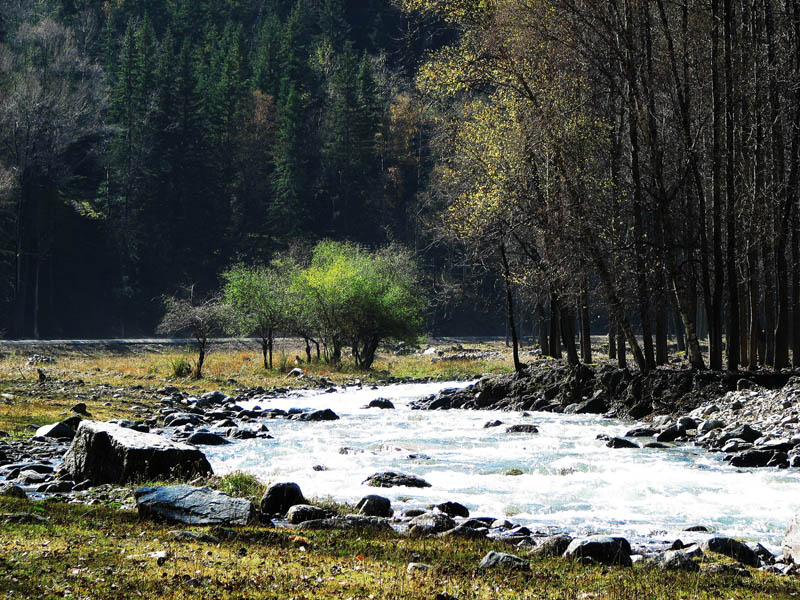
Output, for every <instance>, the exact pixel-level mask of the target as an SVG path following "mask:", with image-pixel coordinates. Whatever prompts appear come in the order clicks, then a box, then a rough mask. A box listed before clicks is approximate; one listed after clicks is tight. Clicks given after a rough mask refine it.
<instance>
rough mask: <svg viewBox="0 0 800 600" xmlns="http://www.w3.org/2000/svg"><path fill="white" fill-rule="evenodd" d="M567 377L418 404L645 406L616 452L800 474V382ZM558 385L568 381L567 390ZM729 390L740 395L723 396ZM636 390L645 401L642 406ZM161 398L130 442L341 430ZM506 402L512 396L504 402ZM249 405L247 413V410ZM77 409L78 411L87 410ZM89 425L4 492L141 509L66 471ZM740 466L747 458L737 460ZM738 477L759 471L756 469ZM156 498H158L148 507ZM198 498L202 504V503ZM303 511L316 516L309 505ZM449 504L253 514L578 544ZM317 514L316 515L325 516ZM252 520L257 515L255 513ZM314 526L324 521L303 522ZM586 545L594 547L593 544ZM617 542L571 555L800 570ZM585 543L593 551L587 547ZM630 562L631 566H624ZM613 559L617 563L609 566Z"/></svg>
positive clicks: (175, 393)
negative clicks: (640, 450) (712, 458)
mask: <svg viewBox="0 0 800 600" xmlns="http://www.w3.org/2000/svg"><path fill="white" fill-rule="evenodd" d="M563 369H564V368H562V367H555V368H553V369H549V370H543V371H542V372H540V373H538V374H537V375H536V376H535V377H533V378H531V379H532V380H529V381H522V380H521V378H516V377H514V376H505V377H496V378H484V379H482V380H481V381H479V382H477V384H476V385H475V386H471V387H467V388H465V389H464V390H455V391H444V392H441V393H439V394H437V395H434V396H431V397H428V398H425V399H423V400H421V401H419V402H417V404H416V406H417V407H419V408H428V409H437V408H438V409H444V408H491V409H495V410H497V409H498V408H502V409H505V410H509V411H510V410H528V411H535V410H548V411H551V412H566V413H573V414H580V413H582V412H596V413H600V412H602V413H612V414H615V415H621V414H625V415H630V414H632V413H631V411H630V410H629V409H630V408H631V407H633V408H635V409H636V410H635V411H634V412H637V413H638V412H639V411H640V410H643V409H642V406H643V405H644V404H649V406H650V407H651V408H652V410H651V412H650V414H648V415H646V416H645V418H646V420H645V421H644V422H643V423H642V424H641V425H639V426H636V427H632V428H631V429H630V430H629V431H628V432H626V433H627V435H623V436H613V437H609V439H608V443H609V445H611V447H614V448H624V447H631V446H640V445H645V444H646V443H647V442H644V441H643V440H644V439H645V438H646V437H652V438H653V441H652V442H650V443H652V444H675V443H684V444H685V443H696V444H698V445H702V446H703V447H705V448H708V449H709V450H712V451H721V452H725V453H726V454H729V455H730V457H729V461H730V462H731V463H732V464H734V465H736V463H737V462H738V460H744V459H745V457H750V456H758V457H764V456H766V453H769V457H768V459H767V460H766V461H764V464H767V465H772V466H776V467H787V466H790V465H793V463H796V460H797V459H795V458H794V457H795V456H797V453H795V452H794V449H795V446H797V443H798V442H800V433H798V431H797V427H798V413H797V411H796V408H795V403H796V402H797V400H800V385H799V384H800V380H798V379H791V378H790V376H788V375H787V376H786V377H783V376H781V377H779V378H776V377H773V376H771V375H770V376H764V377H747V378H744V377H740V378H738V379H737V380H735V381H732V380H731V378H730V377H726V376H722V375H719V376H718V375H714V376H710V374H702V373H700V374H686V373H678V374H669V375H663V374H659V375H658V376H656V377H650V378H648V379H643V378H637V377H635V376H631V375H630V374H626V373H625V372H615V371H616V370H613V371H609V370H601V371H600V372H599V373H594V372H592V373H591V374H590V373H589V372H588V371H587V370H586V369H585V368H581V369H580V370H571V371H569V372H567V373H566V374H565V373H564V371H563ZM559 371H560V373H559ZM565 375H566V376H565ZM559 376H561V377H562V379H561V380H560V381H561V383H559V379H558V377H559ZM758 381H762V382H769V383H771V384H774V383H776V382H777V383H781V381H783V384H782V385H781V387H778V388H776V389H767V388H764V387H762V386H761V385H760V384H759V383H758ZM665 382H666V383H665ZM669 382H672V383H671V384H670V383H669ZM687 382H688V383H687ZM731 386H733V387H734V388H739V389H732V390H729V391H724V390H725V388H726V387H731ZM673 388H678V389H685V388H688V391H687V393H686V394H685V395H684V396H681V397H680V398H679V399H677V400H673V401H670V400H669V399H670V398H673V399H674V398H677V396H676V392H675V391H674V389H673ZM636 390H639V396H638V397H637V395H636V394H637V392H636ZM161 392H162V396H161V398H160V401H159V404H160V408H159V409H158V410H157V411H156V413H155V414H150V415H142V417H143V418H142V419H140V420H137V421H122V422H119V423H117V425H118V426H119V427H121V428H123V429H128V430H130V431H131V432H137V433H145V432H147V433H150V434H155V435H161V436H166V437H169V438H170V439H172V440H174V441H176V442H179V443H183V442H188V443H190V444H192V445H194V446H197V447H200V448H202V447H204V446H206V445H208V444H221V445H226V444H230V443H235V442H237V441H241V440H247V439H264V440H267V439H269V437H270V436H271V435H272V434H273V432H271V431H270V427H269V426H268V425H267V423H268V422H270V421H272V420H275V419H278V420H290V421H302V422H308V423H313V422H323V421H335V420H336V419H337V418H338V415H337V414H336V413H335V412H334V411H332V410H330V409H326V408H322V407H319V408H313V409H296V410H284V409H278V408H274V407H269V406H263V407H262V406H260V405H259V403H263V404H264V405H267V404H269V403H270V402H271V401H272V400H275V399H277V398H282V397H285V395H286V393H287V391H286V390H260V389H253V390H242V391H241V393H239V394H238V395H237V396H227V395H225V394H223V393H221V392H209V393H207V394H203V395H199V396H192V395H189V394H185V393H182V392H180V391H179V390H178V389H174V388H164V389H162V390H161ZM375 392H376V393H377V392H379V390H375ZM501 393H505V394H506V395H505V396H503V397H501ZM242 404H246V405H247V408H245V407H243V406H242ZM389 405H391V402H388V401H387V402H379V403H377V404H375V405H374V407H375V408H377V409H380V410H391V408H390V406H389ZM636 407H639V408H638V409H637V408H636ZM76 408H77V409H78V412H80V410H79V409H80V407H79V406H77V407H76ZM666 408H670V409H671V410H669V412H670V413H671V414H668V415H663V414H662V415H658V414H657V413H658V412H660V411H662V410H664V409H666ZM797 408H798V409H800V407H797ZM664 412H666V411H665V410H664ZM643 416H644V415H643ZM80 421H81V419H80V415H75V416H73V417H70V418H69V419H65V420H64V421H62V422H60V423H59V424H54V426H48V427H46V428H42V429H40V430H39V431H37V435H36V436H34V438H33V439H32V440H31V441H29V442H6V443H0V477H2V478H3V479H4V480H5V481H6V485H5V486H4V488H3V491H2V492H0V493H4V494H19V491H20V490H21V491H22V492H23V493H25V492H29V493H33V494H58V495H62V496H63V498H64V499H65V500H66V501H74V502H88V503H94V502H109V501H117V502H121V503H122V505H123V506H125V507H128V508H131V507H133V506H136V504H137V500H138V499H137V498H135V497H134V496H133V495H132V493H131V490H130V489H129V488H117V487H115V486H111V485H107V484H105V485H99V486H98V485H97V484H98V483H101V484H102V482H100V481H97V480H94V479H93V478H91V477H88V478H85V479H82V478H78V477H76V476H75V475H74V473H73V472H65V471H63V470H60V467H61V458H62V457H63V455H64V454H65V452H66V451H67V449H68V448H69V446H70V444H71V442H70V441H69V438H70V437H72V436H74V435H75V432H76V430H78V429H79V427H80ZM514 426H517V427H526V429H525V431H524V432H522V430H520V432H521V433H524V434H527V435H537V431H538V430H537V429H536V427H535V426H533V425H531V424H524V423H523V424H517V425H514ZM514 426H510V427H514ZM508 433H510V434H514V433H515V432H513V431H512V432H508ZM667 438H671V439H667ZM620 439H622V440H626V441H627V442H628V444H630V446H626V445H625V444H621V443H620V442H619V441H618V440H620ZM615 440H616V441H615ZM612 444H615V445H612ZM748 452H749V453H750V454H748ZM753 453H759V454H753ZM739 456H741V457H742V458H741V459H737V458H736V457H739ZM776 458H777V460H776ZM740 466H756V465H750V464H749V463H748V464H741V465H740ZM391 475H393V477H388V476H387V474H385V473H381V474H376V476H378V477H377V478H376V480H379V481H390V480H392V479H395V480H399V481H401V485H404V486H405V485H406V484H405V483H402V482H403V481H405V479H404V474H402V473H394V474H391ZM394 476H396V477H394ZM410 479H412V477H411V476H409V480H410ZM425 483H427V482H425ZM146 496H147V495H145V494H141V495H140V497H146ZM152 496H153V494H150V496H147V497H152ZM156 496H157V495H156ZM193 496H195V497H197V498H203V497H204V496H203V494H198V495H194V494H193ZM214 498H216V496H215V497H214ZM215 501H216V500H215ZM387 501H388V500H387ZM198 502H199V503H200V504H202V501H200V500H196V501H194V503H195V504H197V503H198ZM139 504H141V503H139ZM299 504H300V505H302V506H308V505H307V504H305V503H299ZM440 504H441V506H440V507H439V508H436V507H435V506H433V505H431V507H430V508H429V509H428V510H421V509H412V510H406V509H402V508H393V509H390V511H391V514H388V513H387V511H386V509H385V507H384V509H383V513H382V514H381V515H371V514H361V517H359V518H355V517H350V518H348V517H342V516H331V515H329V514H325V513H324V512H319V510H323V511H324V509H319V508H318V507H312V508H308V509H305V508H304V509H296V510H294V512H292V513H291V514H290V513H289V510H290V509H291V508H292V507H293V506H295V505H292V506H289V507H286V506H283V507H281V509H280V510H268V509H264V507H263V502H262V506H261V507H258V509H259V510H258V511H256V512H255V513H252V514H259V515H260V516H258V518H259V519H261V518H277V519H278V523H279V524H280V523H284V522H285V523H287V524H291V525H292V526H296V527H298V528H301V529H302V528H320V527H321V528H330V527H333V528H355V529H357V528H359V527H373V526H375V527H385V526H389V527H392V528H394V529H395V530H396V531H398V532H402V533H404V534H409V535H438V536H443V537H446V536H463V537H468V538H469V537H471V536H474V537H492V538H495V539H498V540H503V541H505V542H507V543H509V544H511V545H513V546H518V547H519V548H520V551H523V550H524V551H525V552H530V551H536V552H539V551H541V552H553V553H557V554H565V553H566V552H567V548H568V547H569V545H570V544H572V543H573V541H574V540H572V539H571V537H570V539H569V540H568V539H567V537H569V536H568V533H563V534H559V535H560V536H562V537H560V538H559V537H553V536H552V535H548V534H549V533H550V532H547V531H536V530H530V529H528V528H526V527H524V526H521V525H520V524H518V523H514V522H513V520H507V519H505V518H503V517H502V516H494V517H484V516H481V517H479V518H473V517H470V515H469V511H467V510H466V508H465V507H463V505H460V504H458V503H457V502H452V501H450V500H449V499H447V498H442V502H441V503H440ZM313 508H317V512H315V511H314V510H313ZM462 509H463V510H462ZM237 510H238V513H237V514H242V511H241V509H237ZM454 511H455V512H454ZM464 511H466V513H465V512H464ZM150 514H152V513H150ZM245 514H249V513H248V512H247V511H245ZM308 516H313V517H314V518H304V517H308ZM365 517H369V520H364V518H365ZM248 518H249V517H248ZM375 519H379V520H375ZM380 519H385V521H382V520H380ZM589 537H591V536H589ZM578 538H579V539H581V540H584V539H588V538H587V537H586V536H583V537H581V536H578ZM610 540H611V541H609V540H604V541H602V543H600V542H601V540H593V541H591V542H585V544H589V545H588V546H587V547H592V548H594V547H595V546H597V547H598V548H600V549H599V550H597V553H596V555H595V554H589V553H588V552H589V551H588V550H585V551H584V550H581V551H580V552H579V553H578V554H576V553H575V552H572V553H571V554H570V556H571V557H573V558H580V559H581V560H584V558H585V559H586V560H587V561H588V560H596V561H598V562H604V561H611V562H612V563H613V564H628V560H627V559H630V560H632V561H635V560H654V561H657V562H659V564H660V563H663V564H664V565H665V566H664V568H689V569H694V568H696V566H697V564H696V561H695V558H696V557H698V556H700V555H701V553H703V552H721V553H722V554H726V555H728V556H731V557H733V558H735V559H736V560H738V561H739V562H742V563H743V564H747V565H750V566H760V567H761V568H764V569H768V570H771V571H775V572H779V573H790V572H793V569H794V567H793V566H792V565H791V564H790V563H788V562H785V561H784V559H783V558H782V557H780V556H774V555H772V554H771V553H770V552H769V551H767V550H766V549H765V548H764V547H763V546H760V545H758V544H754V543H750V544H740V543H738V542H735V540H731V539H730V538H726V537H725V536H719V535H714V534H713V533H711V532H702V531H701V532H698V531H687V532H685V533H683V534H680V535H676V536H675V539H672V540H671V541H669V542H668V543H665V542H663V540H662V541H661V542H659V544H638V545H637V544H634V546H633V547H630V544H629V543H628V541H627V540H625V542H624V544H622V542H619V541H614V540H615V538H613V537H612V538H610ZM715 540H716V541H715ZM565 544H566V546H565ZM581 544H582V545H585V544H584V542H581ZM598 544H599V545H598ZM620 544H622V546H620ZM625 544H627V545H628V546H627V547H626V546H625ZM620 547H623V548H626V550H625V552H624V553H623V552H620ZM744 547H746V548H747V550H745V549H744ZM540 548H541V550H539V549H540ZM554 548H555V549H554ZM609 548H612V549H614V550H609ZM627 548H629V549H627ZM592 552H595V551H594V550H592ZM623 554H624V555H625V556H626V557H627V559H624V558H619V557H621V556H622V555H623ZM595 556H599V557H601V558H600V559H598V558H596V557H595ZM606 556H612V557H613V558H611V559H607V558H602V557H606ZM631 556H633V558H632V559H631V558H630V557H631ZM754 556H755V557H757V559H756V558H753V557H754ZM508 560H511V559H508ZM615 561H616V562H615ZM619 561H621V562H619ZM490 562H491V561H490ZM667 565H670V566H667ZM675 565H683V566H675Z"/></svg>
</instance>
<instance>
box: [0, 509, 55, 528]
mask: <svg viewBox="0 0 800 600" xmlns="http://www.w3.org/2000/svg"><path fill="white" fill-rule="evenodd" d="M49 522H50V519H48V518H47V517H43V516H41V515H35V514H33V513H25V512H20V513H5V514H0V523H16V524H18V525H45V524H47V523H49Z"/></svg>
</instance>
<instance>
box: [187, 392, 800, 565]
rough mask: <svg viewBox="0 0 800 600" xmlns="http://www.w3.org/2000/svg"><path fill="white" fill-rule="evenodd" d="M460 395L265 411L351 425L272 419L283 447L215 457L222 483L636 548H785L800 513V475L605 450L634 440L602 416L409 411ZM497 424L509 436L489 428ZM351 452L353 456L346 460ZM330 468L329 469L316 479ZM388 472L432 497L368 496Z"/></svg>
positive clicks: (409, 395)
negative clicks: (330, 417)
mask: <svg viewBox="0 0 800 600" xmlns="http://www.w3.org/2000/svg"><path fill="white" fill-rule="evenodd" d="M460 385H465V384H458V383H455V384H453V383H450V384H403V385H393V386H386V387H382V388H380V389H377V390H373V389H368V388H363V389H354V388H348V389H346V390H340V391H337V392H336V393H328V394H325V393H318V392H303V393H299V394H296V395H293V396H291V397H288V398H279V399H272V400H268V401H260V402H258V405H259V406H261V407H262V408H281V409H284V410H288V409H290V408H294V407H297V408H306V407H311V408H315V409H316V408H331V409H332V410H333V411H334V412H336V414H337V415H339V416H340V417H341V419H340V420H338V421H328V422H313V423H308V422H299V421H294V420H287V419H274V420H267V421H266V424H267V426H268V427H269V428H270V431H271V433H272V435H273V436H274V437H275V439H274V440H258V439H254V440H247V441H243V442H237V443H235V444H232V445H229V446H217V447H204V448H203V450H204V452H206V454H207V455H208V457H209V460H210V462H211V464H212V466H213V468H214V471H215V472H216V473H218V474H222V473H226V472H230V471H236V470H241V471H246V472H249V473H252V474H254V475H257V476H258V477H260V478H261V479H263V480H264V481H294V482H296V483H298V484H299V485H300V487H301V489H302V490H303V493H304V494H305V495H306V497H314V496H317V497H331V498H333V499H334V500H337V501H344V502H356V501H358V499H359V498H361V497H362V496H364V495H366V494H375V493H377V494H380V495H384V496H387V497H389V498H391V499H392V505H393V507H394V508H395V510H398V509H404V508H412V507H413V508H419V507H425V506H427V505H430V504H432V503H439V502H444V501H448V500H451V501H457V502H460V503H462V504H464V505H465V506H467V507H468V508H469V510H470V513H471V515H472V516H476V517H477V516H491V517H497V518H508V519H509V520H511V521H513V522H514V523H521V524H524V525H526V526H527V527H529V528H530V529H531V530H538V531H564V532H568V533H573V534H575V533H583V532H602V533H616V534H623V535H626V536H628V537H629V539H631V541H634V540H638V541H645V540H649V541H652V542H657V541H658V540H663V541H671V540H674V539H675V537H676V535H677V532H679V531H680V530H682V529H684V528H685V527H688V526H691V525H698V524H702V525H705V526H707V527H708V528H709V529H711V530H713V531H715V532H718V533H721V534H725V535H729V536H734V537H738V538H743V539H748V540H755V541H761V542H763V543H766V544H767V545H768V546H769V547H771V549H773V550H777V549H778V548H777V547H778V546H779V545H780V542H781V539H782V536H783V534H784V532H785V530H786V526H787V523H788V522H789V520H790V518H791V516H792V514H793V512H794V510H795V509H796V508H797V505H798V504H800V499H798V490H800V472H798V471H795V470H783V471H779V470H775V469H744V470H737V469H734V468H732V467H730V466H728V465H726V464H725V463H723V462H722V455H721V454H711V453H707V452H706V451H704V450H702V449H700V448H695V447H691V446H678V447H675V448H670V449H668V450H659V449H616V450H615V449H611V448H607V447H606V446H605V442H603V441H600V440H597V439H596V438H597V435H598V434H600V433H603V434H607V435H612V436H613V435H623V434H624V433H625V431H626V430H627V429H629V428H630V427H631V426H632V424H631V423H624V422H621V421H617V420H609V419H603V418H602V417H600V416H594V415H558V414H550V413H536V412H534V413H530V415H529V416H525V417H524V416H522V415H521V414H520V413H510V412H496V411H494V412H493V411H467V410H451V411H412V410H411V409H410V408H408V406H407V404H408V402H409V401H411V400H413V399H416V398H420V397H423V396H425V395H428V394H431V393H434V392H437V391H439V390H440V389H443V388H446V387H456V386H460ZM379 397H383V398H389V399H390V400H391V401H392V402H393V403H394V404H395V407H396V409H395V410H381V409H376V408H372V409H368V410H365V409H363V408H362V406H364V405H365V404H367V403H368V402H369V401H370V400H374V399H375V398H379ZM255 404H256V402H251V403H243V406H245V407H247V408H252V407H253V406H254V405H255ZM493 419H499V420H501V421H503V425H501V426H499V427H494V428H490V429H484V427H483V425H484V424H485V423H486V422H487V421H490V420H493ZM518 423H532V424H535V425H536V426H537V427H538V428H539V433H537V434H510V433H506V432H505V429H506V426H509V425H514V424H518ZM639 441H640V442H641V441H642V440H641V439H640V440H639ZM345 447H346V448H349V449H350V450H348V451H347V453H340V449H341V448H345ZM319 465H322V466H324V467H325V470H321V471H317V470H314V467H315V466H319ZM378 471H399V472H403V473H410V474H414V475H417V476H419V477H422V478H424V479H425V480H426V481H428V482H429V483H430V484H431V485H432V487H430V488H424V489H415V488H406V487H399V488H397V487H396V488H389V489H386V488H383V489H379V488H371V487H367V486H364V485H362V483H361V482H362V481H363V480H364V479H366V478H367V477H368V476H369V475H371V474H373V473H375V472H378ZM520 472H521V474H520ZM515 473H517V474H515Z"/></svg>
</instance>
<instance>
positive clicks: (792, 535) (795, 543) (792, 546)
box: [783, 508, 800, 564]
mask: <svg viewBox="0 0 800 600" xmlns="http://www.w3.org/2000/svg"><path fill="white" fill-rule="evenodd" d="M783 557H784V559H785V560H786V562H789V563H795V564H800V508H798V509H797V510H796V511H795V513H794V516H793V517H792V520H791V521H789V527H788V529H787V530H786V534H785V535H784V536H783Z"/></svg>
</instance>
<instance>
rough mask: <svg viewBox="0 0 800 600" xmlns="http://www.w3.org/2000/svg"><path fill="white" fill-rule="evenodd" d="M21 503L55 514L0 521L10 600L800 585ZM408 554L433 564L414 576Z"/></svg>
mask: <svg viewBox="0 0 800 600" xmlns="http://www.w3.org/2000/svg"><path fill="white" fill-rule="evenodd" d="M13 512H34V513H36V514H38V515H40V516H43V517H45V518H47V519H48V522H47V523H44V524H33V525H25V524H9V523H5V524H0V538H1V539H2V540H3V555H2V557H0V597H2V598H38V599H48V598H65V597H66V598H116V599H134V598H165V599H180V598H209V599H211V598H214V599H220V600H228V599H233V598H237V599H242V598H276V599H277V598H281V599H284V598H297V599H299V598H306V599H320V598H342V599H347V598H352V599H354V600H355V599H364V600H375V599H384V598H385V599H390V598H391V599H401V598H402V599H420V600H422V599H425V600H432V599H433V598H435V597H436V595H437V594H449V595H451V596H452V597H455V598H459V599H467V598H469V599H476V600H479V599H480V600H483V599H487V600H488V599H511V598H515V599H533V598H559V599H576V600H577V599H588V598H618V599H635V598H636V599H638V598H642V599H644V598H647V599H651V598H654V599H660V598H670V599H674V598H709V599H710V598H735V599H738V598H791V597H794V596H795V595H796V594H798V593H800V583H799V582H798V580H797V579H794V578H791V579H790V578H783V579H779V578H776V577H773V576H769V575H765V574H763V573H760V572H757V571H754V572H752V577H750V578H743V577H740V576H733V575H706V574H704V575H700V574H668V573H663V572H661V571H657V570H655V569H653V568H651V567H647V566H636V567H634V568H632V569H622V568H616V567H584V566H581V565H578V564H575V563H570V562H567V561H564V560H562V559H535V558H532V559H531V571H530V572H523V573H509V572H502V571H501V572H489V573H483V572H479V571H478V569H477V565H478V563H479V561H480V559H481V558H482V557H483V556H484V555H485V554H486V552H487V551H489V550H500V551H503V550H505V551H508V548H507V547H505V546H502V545H499V544H498V543H493V542H489V541H478V542H475V541H472V542H466V541H460V540H452V541H451V540H447V541H445V540H439V539H410V538H405V537H399V536H396V535H387V534H371V533H367V532H359V533H353V532H343V531H304V532H302V535H297V532H294V531H292V530H287V529H277V530H276V529H272V528H266V527H246V528H242V529H241V530H240V532H239V533H240V535H239V537H238V538H236V539H234V540H231V541H224V542H221V543H219V544H213V543H200V542H190V543H186V542H177V541H175V540H174V539H173V538H172V536H171V535H170V533H169V531H170V530H173V529H175V528H176V526H174V525H165V524H159V523H153V522H146V521H141V520H140V519H139V518H138V516H137V515H136V514H135V513H133V512H130V511H120V510H114V509H111V508H108V507H86V506H81V505H72V504H65V503H61V502H56V501H45V502H36V503H32V502H24V501H13V500H7V499H0V513H13ZM0 521H2V519H1V518H0ZM193 529H196V528H193ZM209 533H211V534H212V535H213V530H212V531H210V532H209ZM155 552H167V559H166V560H163V559H162V564H159V561H158V560H157V557H156V556H150V554H151V553H155ZM521 554H524V553H521ZM409 562H423V563H427V564H430V565H431V566H432V567H433V569H432V570H431V571H429V572H426V573H423V574H418V575H409V574H407V573H406V566H407V564H408V563H409Z"/></svg>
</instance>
